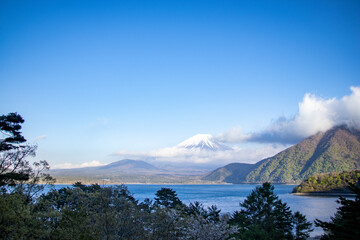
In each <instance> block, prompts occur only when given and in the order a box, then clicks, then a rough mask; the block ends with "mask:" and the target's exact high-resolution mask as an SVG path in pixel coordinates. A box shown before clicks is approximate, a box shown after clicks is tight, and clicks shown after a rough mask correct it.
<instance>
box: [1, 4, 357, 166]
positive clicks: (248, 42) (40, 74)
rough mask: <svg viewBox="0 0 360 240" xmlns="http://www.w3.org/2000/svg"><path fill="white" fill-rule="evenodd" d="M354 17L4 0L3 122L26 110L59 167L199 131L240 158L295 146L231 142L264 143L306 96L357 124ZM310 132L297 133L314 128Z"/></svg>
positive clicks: (31, 134) (336, 10)
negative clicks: (233, 147)
mask: <svg viewBox="0 0 360 240" xmlns="http://www.w3.org/2000/svg"><path fill="white" fill-rule="evenodd" d="M359 12H360V3H359V1H350V0H349V1H196V0H195V1H194V0H193V1H156V0H155V1H66V0H63V1H56V0H55V1H10V0H4V1H1V2H0V86H1V89H2V91H1V94H0V109H1V114H6V113H8V112H18V113H19V114H21V115H22V116H23V117H24V118H25V120H26V123H25V124H24V126H23V133H24V136H25V137H26V138H27V139H28V141H29V142H30V143H32V142H34V140H35V139H37V140H36V142H37V144H38V154H37V158H38V159H46V160H47V161H48V162H50V164H51V165H53V166H55V165H59V164H62V163H65V162H66V163H71V164H74V165H76V164H81V163H84V162H92V161H99V162H101V163H109V162H111V161H114V160H119V158H120V156H114V155H113V153H115V152H118V151H120V150H122V151H129V152H148V151H153V150H154V149H162V148H166V147H171V146H174V145H176V144H178V143H180V142H181V141H183V140H185V139H186V138H189V137H191V136H193V135H195V134H198V133H208V134H212V135H213V136H218V138H219V139H221V140H222V141H224V142H228V143H231V144H240V145H242V147H243V148H244V147H247V146H251V147H254V146H255V145H256V144H259V142H262V145H261V146H262V147H263V145H264V142H266V144H273V143H279V142H280V143H282V144H291V143H292V142H291V141H289V142H287V141H283V140H280V141H277V140H276V139H275V140H274V139H272V138H270V139H267V140H266V141H255V140H254V141H245V142H247V143H244V141H241V139H243V138H241V137H239V138H236V136H235V137H234V134H238V135H245V136H247V137H248V135H249V134H252V133H257V136H258V138H255V137H253V138H249V137H248V138H245V139H259V138H260V137H259V136H263V135H264V134H263V135H261V134H262V133H264V132H266V131H268V130H269V129H270V130H271V129H272V130H273V129H274V128H275V127H276V126H278V125H276V124H278V123H279V122H282V120H281V119H283V122H284V121H285V122H291V121H295V122H296V121H301V119H303V117H302V115H301V114H299V113H300V112H301V111H300V109H299V103H304V102H305V100H306V97H305V96H308V97H309V99H310V100H309V101H308V102H307V104H304V105H305V106H312V104H315V103H321V104H323V105H324V106H325V108H326V109H331V111H334V112H336V111H338V110H336V109H338V108H337V107H334V106H333V105H331V104H332V103H329V101H330V100H331V99H334V98H335V99H336V101H337V103H338V102H341V103H343V104H345V105H346V104H348V105H346V106H350V107H349V109H352V110H351V111H350V110H349V112H348V113H346V114H345V115H346V116H348V118H347V119H345V120H341V121H340V120H339V121H340V122H342V121H346V122H348V121H349V120H351V121H355V122H356V121H358V120H359V119H357V117H358V115H359V113H358V112H357V111H358V110H356V108H355V107H354V104H355V103H357V99H358V98H357V95H356V89H355V90H354V89H352V90H351V89H350V87H351V86H354V87H358V86H360V80H359V76H360V44H359V43H360V14H359ZM306 94H310V95H306ZM344 96H348V97H349V98H351V96H352V99H355V100H354V101H352V102H350V103H348V102H346V101H345V100H346V99H347V97H345V100H344ZM321 104H320V105H321ZM315 105H316V104H315ZM323 105H321V106H323ZM330 105H331V106H330ZM354 109H355V110H354ZM329 111H330V110H329ZM303 112H307V111H306V110H304V111H303ZM315 112H316V111H315ZM339 114H340V113H339V112H337V115H339ZM330 115H331V114H330ZM332 115H334V114H332ZM297 116H300V117H298V118H297ZM296 119H298V120H296ZM299 119H300V120H299ZM321 119H322V118H321ZM337 119H338V118H337ZM316 121H317V120H316ZM337 121H338V120H334V119H332V122H331V123H329V124H328V125H326V124H325V125H326V126H332V125H333V124H334V122H337ZM321 123H322V122H321V121H320V120H319V121H318V122H317V124H315V125H323V124H321ZM308 125H309V124H308ZM308 125H306V124H298V125H296V126H300V127H299V129H297V131H298V132H306V133H308V132H309V134H310V133H312V132H313V131H315V130H317V129H315V130H311V131H310V130H309V131H302V129H300V128H301V127H304V126H308ZM282 126H283V125H282ZM289 126H290V127H291V126H292V125H291V124H290V125H289ZM290 127H288V128H290ZM234 129H235V130H234ZM320 130H322V129H320ZM272 133H273V132H272ZM231 134H232V135H231ZM229 135H231V136H232V137H229ZM265 135H266V134H265ZM270 135H271V134H270ZM295 135H296V134H295ZM271 136H272V135H271ZM281 136H283V135H281ZM300 137H304V136H302V135H301V136H299V135H296V136H295V137H294V136H293V138H292V139H297V138H300ZM285 138H286V137H285ZM273 140H274V141H273ZM272 141H273V142H272ZM259 146H260V145H259ZM255 147H256V146H255ZM266 147H268V146H266ZM265 152H266V151H265ZM272 153H273V151H268V153H267V154H272ZM265 155H266V153H264V156H265ZM259 160H260V159H259Z"/></svg>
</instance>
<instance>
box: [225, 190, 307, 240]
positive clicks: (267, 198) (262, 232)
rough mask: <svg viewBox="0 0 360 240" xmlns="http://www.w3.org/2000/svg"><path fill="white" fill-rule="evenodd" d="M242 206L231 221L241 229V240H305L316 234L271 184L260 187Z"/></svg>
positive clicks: (303, 217)
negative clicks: (282, 199)
mask: <svg viewBox="0 0 360 240" xmlns="http://www.w3.org/2000/svg"><path fill="white" fill-rule="evenodd" d="M240 207H241V210H240V211H236V212H235V213H234V214H233V215H232V217H231V219H230V223H231V224H233V225H236V226H239V229H240V230H239V232H238V234H236V235H235V236H236V237H238V238H239V239H271V240H272V239H302V238H301V237H309V236H310V234H309V233H310V232H311V231H312V230H311V226H312V224H311V223H310V222H307V221H306V218H305V216H303V215H301V214H300V213H298V212H297V213H295V214H294V215H293V214H292V212H291V210H290V207H289V206H287V204H286V203H283V202H282V201H281V200H280V199H279V198H278V196H277V195H276V194H275V193H274V186H272V185H271V184H270V183H264V184H263V185H262V186H261V187H260V186H259V187H256V189H255V190H253V191H252V192H251V194H250V195H249V196H247V198H246V199H245V200H244V202H242V203H240Z"/></svg>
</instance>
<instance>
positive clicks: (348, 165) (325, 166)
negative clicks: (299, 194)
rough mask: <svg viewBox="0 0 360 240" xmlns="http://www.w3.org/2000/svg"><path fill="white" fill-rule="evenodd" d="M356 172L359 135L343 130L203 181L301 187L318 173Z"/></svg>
mask: <svg viewBox="0 0 360 240" xmlns="http://www.w3.org/2000/svg"><path fill="white" fill-rule="evenodd" d="M356 169H360V132H359V131H357V130H354V129H349V128H347V127H345V126H339V127H335V128H332V129H330V130H328V131H326V132H320V133H318V134H316V135H314V136H311V137H309V138H307V139H305V140H303V141H302V142H300V143H298V144H296V145H294V146H292V147H290V148H287V149H285V150H284V151H282V152H280V153H278V154H276V155H275V156H273V157H270V158H267V159H264V160H262V161H260V162H258V163H257V164H247V165H244V164H242V163H233V164H229V165H226V166H224V167H222V168H219V169H216V170H215V171H213V172H211V173H209V174H208V175H206V176H204V177H203V179H206V180H210V181H217V182H228V183H262V182H272V183H290V184H294V183H298V184H299V183H301V182H302V181H303V180H304V179H306V178H308V177H310V176H312V175H314V174H320V173H330V172H343V171H349V170H356Z"/></svg>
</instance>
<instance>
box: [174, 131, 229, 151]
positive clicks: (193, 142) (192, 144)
mask: <svg viewBox="0 0 360 240" xmlns="http://www.w3.org/2000/svg"><path fill="white" fill-rule="evenodd" d="M177 147H178V148H187V149H202V150H211V151H219V150H220V151H223V150H230V149H231V148H230V147H228V146H226V145H224V144H222V143H220V142H218V141H216V140H215V139H214V138H213V136H211V135H210V134H197V135H195V136H193V137H191V138H188V139H186V140H185V141H183V142H182V143H180V144H179V145H177Z"/></svg>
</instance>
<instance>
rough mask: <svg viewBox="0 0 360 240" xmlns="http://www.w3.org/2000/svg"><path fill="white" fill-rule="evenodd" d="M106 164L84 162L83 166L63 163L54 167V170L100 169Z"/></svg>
mask: <svg viewBox="0 0 360 240" xmlns="http://www.w3.org/2000/svg"><path fill="white" fill-rule="evenodd" d="M103 165H105V164H102V163H100V162H99V161H91V162H84V163H81V164H73V163H61V164H57V165H55V166H54V169H69V168H83V167H98V166H103Z"/></svg>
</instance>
